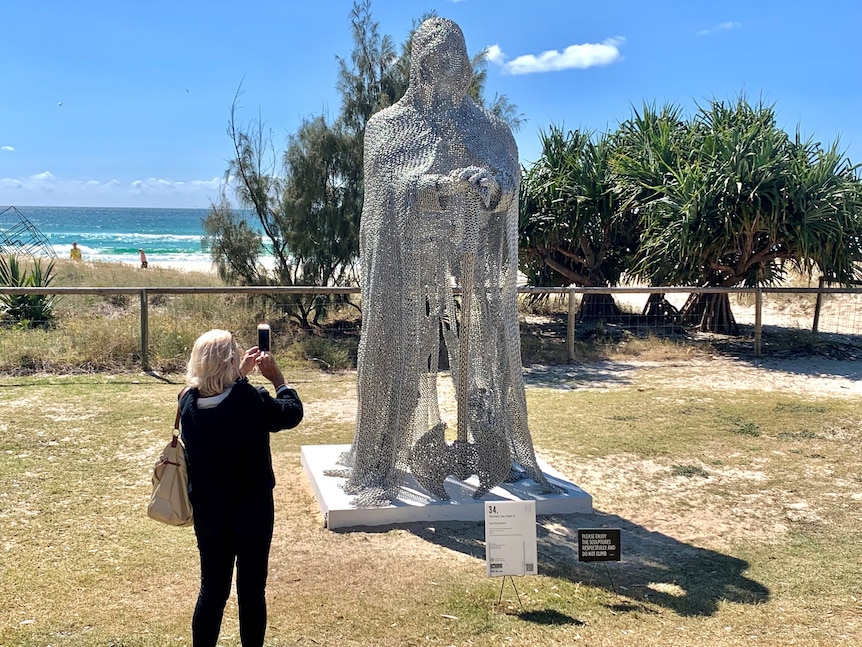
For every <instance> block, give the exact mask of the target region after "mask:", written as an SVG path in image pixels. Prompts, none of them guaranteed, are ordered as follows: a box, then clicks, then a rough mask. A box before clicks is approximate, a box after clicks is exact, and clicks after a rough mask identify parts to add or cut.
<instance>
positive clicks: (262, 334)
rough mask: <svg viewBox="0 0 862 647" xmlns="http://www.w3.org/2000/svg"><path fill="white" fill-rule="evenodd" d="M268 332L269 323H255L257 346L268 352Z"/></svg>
mask: <svg viewBox="0 0 862 647" xmlns="http://www.w3.org/2000/svg"><path fill="white" fill-rule="evenodd" d="M270 332H271V331H270V328H269V324H266V323H262V324H258V325H257V347H258V349H259V350H265V351H267V352H269V350H270V348H269V339H270Z"/></svg>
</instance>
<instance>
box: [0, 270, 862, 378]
mask: <svg viewBox="0 0 862 647" xmlns="http://www.w3.org/2000/svg"><path fill="white" fill-rule="evenodd" d="M710 293H711V294H718V295H725V296H726V297H727V302H728V310H729V313H730V315H731V318H732V321H733V323H734V326H735V328H734V329H733V330H732V331H730V332H725V333H723V334H716V333H714V332H710V331H709V330H708V329H706V330H705V329H703V328H704V327H703V326H702V325H700V324H699V323H698V322H697V321H693V320H692V319H691V318H690V317H689V318H688V319H687V318H686V316H684V315H685V310H686V305H687V304H688V303H690V301H691V300H692V298H693V295H699V294H710ZM310 295H317V297H318V298H322V299H327V298H332V297H335V296H341V297H342V305H341V307H340V308H339V309H338V310H337V313H336V315H335V316H333V315H332V314H330V315H329V316H328V317H327V318H325V320H323V321H322V322H321V323H319V324H318V325H315V326H310V327H305V328H303V327H301V326H299V325H297V323H296V322H297V321H298V320H299V319H300V318H301V317H300V316H299V313H298V311H297V308H299V307H300V306H299V305H298V302H297V299H298V298H304V299H306V302H307V299H308V297H309V296H310ZM344 297H346V298H347V299H348V300H349V301H350V302H351V303H352V304H353V306H352V307H344V305H343V303H344ZM10 299H11V300H12V303H15V301H14V300H15V299H17V300H18V303H19V305H20V302H21V301H22V300H26V301H27V302H28V303H29V304H30V306H32V307H31V309H30V310H21V309H19V310H17V311H15V310H14V309H10V308H9V303H10ZM40 299H41V300H42V301H41V302H40ZM520 299H521V306H522V307H521V313H522V315H521V336H522V348H523V349H524V353H523V354H524V357H525V361H527V362H530V363H551V362H565V361H573V360H575V359H577V357H578V356H579V354H578V351H577V347H578V345H581V344H590V343H601V344H612V343H615V342H626V341H627V340H631V339H651V338H656V339H662V340H671V341H674V342H678V343H682V344H685V343H703V342H704V341H706V342H707V343H710V344H713V345H715V346H719V347H733V348H735V349H737V350H740V349H741V350H742V351H743V352H746V353H749V354H751V355H754V356H759V355H761V354H764V355H770V354H775V353H784V352H788V349H791V348H795V349H796V350H797V351H802V352H804V351H806V350H809V351H810V350H812V349H814V348H818V349H822V348H824V344H828V346H829V348H831V350H830V354H831V355H832V356H835V357H836V358H841V359H843V358H855V357H862V289H859V288H853V289H840V288H825V287H821V288H776V289H762V290H756V289H750V290H749V289H725V290H721V289H716V288H711V289H693V288H670V287H668V288H522V289H521V290H520ZM589 300H592V302H593V305H592V306H591V307H592V308H593V310H589V309H588V308H586V305H585V304H586V302H587V301H589ZM596 304H598V305H596ZM360 308H361V304H360V303H359V290H358V288H319V287H275V288H273V287H231V288H224V287H206V288H194V287H186V288H169V287H162V288H0V311H2V315H0V372H2V373H6V374H10V373H21V372H38V371H45V372H75V371H100V370H101V371H104V370H145V371H150V370H155V371H161V372H176V371H182V370H183V368H184V363H185V361H186V359H187V357H188V353H189V351H190V349H191V345H192V344H193V342H194V340H195V339H196V338H197V336H198V335H199V334H200V333H201V332H203V331H205V330H207V329H209V328H224V329H228V330H231V331H233V332H234V333H235V335H236V336H237V340H238V342H239V344H240V345H241V346H245V347H248V346H251V345H253V344H254V343H255V340H256V337H255V329H256V325H257V323H258V322H260V321H264V320H266V321H270V323H271V324H272V325H273V330H274V350H275V352H277V353H279V355H280V356H282V357H291V356H292V357H293V359H296V360H297V361H298V362H308V363H310V364H312V365H315V366H320V367H323V368H351V367H353V366H355V356H356V346H357V344H358V339H359V331H360V326H361V316H360V314H359V312H360ZM16 312H17V314H16ZM40 312H44V313H48V314H47V315H46V318H42V319H39V318H38V317H36V316H34V315H37V314H38V313H40ZM22 313H23V314H22Z"/></svg>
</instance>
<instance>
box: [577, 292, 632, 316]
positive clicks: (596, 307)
mask: <svg viewBox="0 0 862 647" xmlns="http://www.w3.org/2000/svg"><path fill="white" fill-rule="evenodd" d="M621 315H622V312H620V309H619V306H617V304H616V301H614V296H613V295H612V294H595V293H592V292H588V293H586V294H584V298H583V299H582V300H581V307H580V309H579V310H578V319H577V320H578V321H579V322H581V321H619V319H620V317H621Z"/></svg>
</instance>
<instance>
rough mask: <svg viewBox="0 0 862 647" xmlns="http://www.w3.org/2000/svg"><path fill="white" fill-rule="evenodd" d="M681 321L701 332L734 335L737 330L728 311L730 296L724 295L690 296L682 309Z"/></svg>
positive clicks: (734, 320) (731, 314)
mask: <svg viewBox="0 0 862 647" xmlns="http://www.w3.org/2000/svg"><path fill="white" fill-rule="evenodd" d="M681 312H682V321H683V323H685V324H687V325H691V326H697V328H698V330H700V331H701V332H714V333H721V334H723V335H736V334H738V333H739V328H738V326H737V325H736V319H734V318H733V312H731V310H730V295H728V294H727V293H726V292H724V293H708V294H692V295H691V296H689V298H688V300H687V301H686V302H685V305H684V306H683V307H682V311H681Z"/></svg>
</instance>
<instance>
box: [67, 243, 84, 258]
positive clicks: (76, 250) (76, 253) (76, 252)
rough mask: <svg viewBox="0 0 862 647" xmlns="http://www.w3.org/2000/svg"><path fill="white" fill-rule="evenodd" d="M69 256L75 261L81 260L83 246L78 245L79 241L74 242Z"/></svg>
mask: <svg viewBox="0 0 862 647" xmlns="http://www.w3.org/2000/svg"><path fill="white" fill-rule="evenodd" d="M69 258H71V259H72V260H73V261H80V260H81V248H80V247H78V241H75V242H73V243H72V249H70V250H69Z"/></svg>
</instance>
